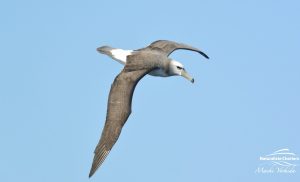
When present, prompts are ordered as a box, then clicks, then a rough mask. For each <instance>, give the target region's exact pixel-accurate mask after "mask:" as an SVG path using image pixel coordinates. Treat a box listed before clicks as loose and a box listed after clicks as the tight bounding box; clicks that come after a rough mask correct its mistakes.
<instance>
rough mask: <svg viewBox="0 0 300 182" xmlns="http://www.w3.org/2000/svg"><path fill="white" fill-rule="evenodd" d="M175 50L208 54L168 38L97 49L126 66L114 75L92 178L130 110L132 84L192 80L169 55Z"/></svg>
mask: <svg viewBox="0 0 300 182" xmlns="http://www.w3.org/2000/svg"><path fill="white" fill-rule="evenodd" d="M177 49H185V50H189V51H195V52H198V53H200V54H201V55H202V56H204V57H205V58H207V59H209V57H208V56H207V55H206V54H205V53H204V52H202V51H201V50H199V49H197V48H194V47H192V46H189V45H186V44H182V43H177V42H173V41H168V40H158V41H155V42H153V43H151V44H150V45H149V46H147V47H145V48H142V49H137V50H122V49H116V48H112V47H110V46H102V47H99V48H97V51H98V52H100V53H102V54H106V55H108V56H109V57H111V58H112V59H114V60H116V61H118V62H119V63H121V64H123V65H125V66H124V68H123V70H122V71H121V72H120V73H119V75H117V76H116V78H115V80H114V82H113V84H112V86H111V89H110V93H109V97H108V104H107V114H106V122H105V125H104V129H103V131H102V135H101V138H100V141H99V143H98V145H97V146H96V149H95V151H94V159H93V164H92V167H91V170H90V174H89V177H91V176H92V175H93V174H94V173H95V172H96V170H97V169H98V168H99V167H100V165H101V164H102V163H103V161H104V160H105V158H106V157H107V155H108V154H109V152H110V151H111V149H112V147H113V146H114V144H115V143H116V141H117V140H118V138H119V136H120V133H121V130H122V127H123V126H124V124H125V122H126V121H127V119H128V117H129V115H130V113H131V101H132V96H133V92H134V89H135V86H136V85H137V83H138V82H139V80H140V79H142V78H143V77H144V76H145V75H147V74H149V75H152V76H160V77H168V76H183V77H185V78H186V79H187V80H189V81H191V82H192V83H194V78H192V77H191V76H190V75H189V74H188V73H187V72H186V70H185V68H184V66H183V65H182V64H181V63H180V62H178V61H175V60H174V59H171V58H169V57H168V56H169V55H170V54H171V53H172V52H173V51H175V50H177Z"/></svg>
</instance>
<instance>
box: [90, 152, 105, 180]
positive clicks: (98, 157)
mask: <svg viewBox="0 0 300 182" xmlns="http://www.w3.org/2000/svg"><path fill="white" fill-rule="evenodd" d="M109 152H110V150H107V149H106V148H105V146H101V147H100V148H99V149H97V148H96V151H95V156H94V160H93V164H92V167H91V170H90V173H89V178H90V177H92V176H93V174H94V173H95V172H96V171H97V169H98V168H99V167H100V166H101V164H102V163H103V162H104V160H105V159H106V157H107V155H108V154H109Z"/></svg>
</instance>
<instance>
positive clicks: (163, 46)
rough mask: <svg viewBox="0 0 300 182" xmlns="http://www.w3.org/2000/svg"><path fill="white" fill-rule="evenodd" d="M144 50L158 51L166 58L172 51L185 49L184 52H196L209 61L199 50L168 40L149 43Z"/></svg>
mask: <svg viewBox="0 0 300 182" xmlns="http://www.w3.org/2000/svg"><path fill="white" fill-rule="evenodd" d="M144 49H151V50H158V51H161V52H163V53H165V54H166V55H167V56H169V55H170V54H171V53H172V52H173V51H175V50H177V49H185V50H190V51H195V52H198V53H200V54H201V55H202V56H204V57H205V58H207V59H209V57H208V56H207V55H206V54H205V53H204V52H202V51H201V50H199V49H197V48H195V47H192V46H189V45H186V44H182V43H177V42H173V41H169V40H158V41H155V42H153V43H151V44H150V45H149V46H148V47H145V48H144Z"/></svg>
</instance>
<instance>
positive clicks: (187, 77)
mask: <svg viewBox="0 0 300 182" xmlns="http://www.w3.org/2000/svg"><path fill="white" fill-rule="evenodd" d="M181 76H183V77H184V78H186V79H188V80H189V81H190V82H192V83H194V81H195V80H194V78H192V77H191V76H190V75H189V74H188V73H187V72H186V71H185V70H182V71H181Z"/></svg>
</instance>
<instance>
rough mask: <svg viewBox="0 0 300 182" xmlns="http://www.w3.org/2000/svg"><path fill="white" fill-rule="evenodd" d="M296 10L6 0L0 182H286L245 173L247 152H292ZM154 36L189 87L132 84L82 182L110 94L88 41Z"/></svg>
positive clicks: (295, 6) (139, 41)
mask: <svg viewBox="0 0 300 182" xmlns="http://www.w3.org/2000/svg"><path fill="white" fill-rule="evenodd" d="M299 9H300V3H299V1H297V0H294V1H293V0H286V1H276V0H263V1H261V0H255V1H254V0H251V1H250V0H249V1H237V0H229V1H211V0H206V1H198V0H185V1H177V2H176V1H161V0H151V1H138V0H128V1H96V0H94V1H92V0H87V1H76V0H72V1H71V0H52V1H38V0H27V1H21V0H11V1H1V3H0V22H1V30H0V32H1V33H0V49H1V54H0V84H1V89H0V99H1V100H0V111H1V114H0V123H1V126H0V144H1V148H0V154H1V155H0V181H3V182H20V181H23V182H41V181H43V182H54V181H56V182H84V181H91V182H93V181H106V182H108V181H128V182H129V181H130V182H141V181H143V182H153V181H172V182H179V181H206V182H219V181H224V182H233V181H244V182H248V181H249V182H253V181H256V182H257V181H259V182H260V181H261V182H266V181H272V182H274V181H275V182H277V181H289V182H296V181H300V167H299V166H298V168H296V169H297V170H298V171H297V172H296V173H295V174H255V173H254V171H255V169H256V168H257V167H258V166H259V164H260V161H259V160H258V158H259V156H264V155H266V154H269V153H272V152H274V151H275V150H278V149H282V148H289V149H290V150H291V151H292V152H294V153H296V154H298V155H300V142H299V130H300V124H299V121H300V114H299V108H300V95H299V93H300V56H299V51H300V21H299V19H300V11H299ZM158 39H168V40H174V41H178V42H183V43H187V44H190V45H193V46H195V47H198V48H200V49H202V50H203V51H205V52H206V53H207V54H208V55H209V56H210V57H211V59H210V60H209V61H207V60H206V59H204V57H202V56H200V55H198V54H197V53H194V52H187V51H177V52H174V53H173V54H172V55H171V57H172V58H174V59H176V60H178V61H180V62H182V63H183V64H184V65H185V67H186V69H187V70H188V71H189V73H190V74H191V75H193V76H194V78H195V84H191V83H189V82H188V81H186V80H185V79H184V78H181V77H170V78H157V77H151V76H146V77H145V78H144V79H143V80H142V81H141V82H140V83H139V85H138V86H137V88H136V91H135V94H134V98H133V113H132V114H131V116H130V118H129V119H128V121H127V123H126V125H125V127H124V129H123V132H122V134H121V137H120V139H119V141H118V142H117V144H116V145H115V147H114V148H113V150H112V152H111V153H110V155H109V156H108V158H107V159H106V161H105V162H104V164H103V166H101V168H100V169H99V170H98V171H97V173H96V174H95V175H94V176H93V177H92V178H91V179H89V178H88V173H89V170H90V167H91V163H92V159H93V151H94V148H95V146H96V144H97V142H98V140H99V137H100V134H101V131H102V127H103V125H104V121H105V116H106V105H107V97H108V93H109V89H110V85H111V83H112V81H113V80H114V78H115V76H116V75H117V74H118V73H119V72H120V70H121V69H122V65H120V64H119V63H117V62H115V61H114V60H112V59H110V58H108V57H106V56H104V55H101V54H99V53H97V52H96V48H97V47H99V46H102V45H110V46H113V47H118V48H124V49H137V48H141V47H144V46H146V45H148V44H150V43H151V42H153V41H155V40H158Z"/></svg>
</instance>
